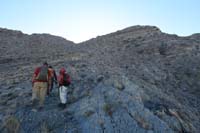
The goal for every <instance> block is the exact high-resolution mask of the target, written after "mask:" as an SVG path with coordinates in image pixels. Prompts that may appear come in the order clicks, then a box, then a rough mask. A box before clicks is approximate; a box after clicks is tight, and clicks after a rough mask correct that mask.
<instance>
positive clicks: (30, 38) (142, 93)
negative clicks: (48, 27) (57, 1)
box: [0, 26, 200, 132]
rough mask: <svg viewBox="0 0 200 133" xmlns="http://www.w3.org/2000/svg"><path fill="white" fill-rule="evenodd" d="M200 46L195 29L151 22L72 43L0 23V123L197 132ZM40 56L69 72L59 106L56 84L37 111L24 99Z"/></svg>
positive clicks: (45, 128)
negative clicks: (167, 29)
mask: <svg viewBox="0 0 200 133" xmlns="http://www.w3.org/2000/svg"><path fill="white" fill-rule="evenodd" d="M199 46H200V35H199V34H194V35H192V36H188V37H179V36H177V35H170V34H166V33H163V32H161V31H160V30H159V29H158V28H157V27H153V26H133V27H129V28H126V29H124V30H120V31H117V32H114V33H111V34H108V35H104V36H100V37H97V38H93V39H91V40H88V41H86V42H82V43H79V44H74V43H73V42H71V41H67V40H65V39H63V38H60V37H56V36H52V35H47V34H33V35H25V34H23V33H21V32H19V31H11V30H7V29H0V51H1V52H0V54H1V58H0V75H1V76H0V98H1V101H0V110H1V113H0V123H1V125H2V126H1V127H0V128H1V131H2V132H6V131H8V132H9V131H12V130H13V129H15V130H18V131H19V132H199V131H200V128H199V125H200V112H199V110H200V105H199V104H200V93H199V92H200V91H199V88H200V84H199V79H200V73H199V72H200V71H199V70H200V68H199V65H200V54H199V50H200V49H199ZM43 61H48V62H49V63H50V64H51V65H52V66H54V67H55V69H56V70H57V71H58V69H59V68H60V67H62V66H64V67H67V71H68V72H69V73H70V75H71V76H72V79H73V84H72V85H71V87H70V89H69V98H68V106H67V108H66V109H65V110H60V109H59V108H58V107H57V104H58V102H59V100H58V97H57V90H56V88H55V89H54V91H53V93H52V96H51V97H48V98H47V99H46V104H45V109H44V110H43V111H37V110H33V109H32V107H30V106H29V102H30V97H31V84H30V79H31V75H32V72H33V69H34V67H36V66H38V65H40V64H41V63H42V62H43ZM13 127H15V128H13ZM36 127H37V128H36Z"/></svg>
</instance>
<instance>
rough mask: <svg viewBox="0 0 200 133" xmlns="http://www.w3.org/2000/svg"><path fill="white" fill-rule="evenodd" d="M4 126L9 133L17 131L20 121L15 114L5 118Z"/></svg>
mask: <svg viewBox="0 0 200 133" xmlns="http://www.w3.org/2000/svg"><path fill="white" fill-rule="evenodd" d="M5 128H6V129H7V131H8V132H9V133H19V129H20V122H19V120H18V119H17V118H16V117H15V116H10V117H9V118H8V119H6V120H5Z"/></svg>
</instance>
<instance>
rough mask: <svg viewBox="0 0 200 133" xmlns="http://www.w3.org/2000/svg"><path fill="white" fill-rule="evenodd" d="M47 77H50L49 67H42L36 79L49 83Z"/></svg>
mask: <svg viewBox="0 0 200 133" xmlns="http://www.w3.org/2000/svg"><path fill="white" fill-rule="evenodd" d="M47 75H48V67H47V66H42V67H41V68H40V72H39V73H38V75H37V77H36V79H37V80H43V81H47Z"/></svg>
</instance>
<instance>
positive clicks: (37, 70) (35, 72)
mask: <svg viewBox="0 0 200 133" xmlns="http://www.w3.org/2000/svg"><path fill="white" fill-rule="evenodd" d="M39 71H40V70H39V68H36V69H35V71H34V73H33V77H32V85H33V84H34V82H35V78H36V77H37V75H38V73H39Z"/></svg>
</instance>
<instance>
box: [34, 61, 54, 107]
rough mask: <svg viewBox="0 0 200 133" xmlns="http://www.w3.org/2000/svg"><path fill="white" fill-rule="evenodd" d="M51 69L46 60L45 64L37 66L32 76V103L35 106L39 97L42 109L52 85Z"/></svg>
mask: <svg viewBox="0 0 200 133" xmlns="http://www.w3.org/2000/svg"><path fill="white" fill-rule="evenodd" d="M50 82H51V78H50V71H49V70H48V64H47V62H45V63H44V64H43V66H41V67H37V68H36V69H35V71H34V74H33V78H32V84H33V89H32V105H33V106H35V104H36V102H37V99H39V109H42V108H43V106H44V101H45V97H46V93H47V89H48V85H50Z"/></svg>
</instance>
